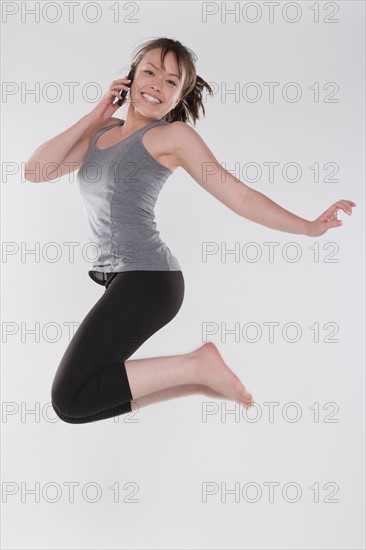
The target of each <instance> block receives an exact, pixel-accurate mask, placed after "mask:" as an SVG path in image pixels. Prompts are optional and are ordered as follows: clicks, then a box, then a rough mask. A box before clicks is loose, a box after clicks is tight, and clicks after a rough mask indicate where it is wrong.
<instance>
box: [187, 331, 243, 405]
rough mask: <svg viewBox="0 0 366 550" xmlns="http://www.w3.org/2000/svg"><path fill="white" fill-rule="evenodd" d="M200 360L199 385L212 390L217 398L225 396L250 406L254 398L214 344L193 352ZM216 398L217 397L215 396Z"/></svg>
mask: <svg viewBox="0 0 366 550" xmlns="http://www.w3.org/2000/svg"><path fill="white" fill-rule="evenodd" d="M193 354H194V355H196V356H197V357H198V358H199V367H198V368H199V369H200V372H199V374H198V375H199V383H200V384H202V385H204V386H208V388H211V390H213V392H214V393H216V395H217V396H224V397H226V398H228V399H231V400H233V401H239V402H240V403H242V404H243V405H246V406H250V405H251V404H252V403H253V397H252V396H251V395H250V393H248V392H247V391H246V390H245V387H244V386H243V384H242V383H241V381H240V379H239V378H238V377H237V376H236V374H234V373H233V371H232V370H231V369H230V368H229V367H228V366H227V364H226V363H225V361H224V360H223V358H222V357H221V355H220V352H219V351H218V349H217V347H216V345H215V344H214V343H213V342H206V343H205V344H203V345H202V346H200V347H199V348H198V349H197V350H195V351H194V352H193ZM214 397H215V395H214Z"/></svg>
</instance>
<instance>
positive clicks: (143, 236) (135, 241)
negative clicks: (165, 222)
mask: <svg viewBox="0 0 366 550" xmlns="http://www.w3.org/2000/svg"><path fill="white" fill-rule="evenodd" d="M123 124H124V121H123V120H122V121H121V122H117V123H114V124H111V125H109V126H105V127H104V128H102V129H100V130H98V131H97V132H96V133H95V134H94V136H93V138H92V140H91V143H90V146H89V149H88V151H87V153H86V155H85V157H84V161H83V164H82V166H81V167H80V169H79V171H78V174H77V184H78V189H79V191H80V194H81V198H82V202H83V206H84V210H85V213H86V218H87V222H88V229H89V239H90V242H92V243H95V245H96V246H95V248H96V255H97V258H96V259H95V261H94V263H93V268H92V271H89V275H90V276H91V278H92V279H94V280H96V282H100V283H101V284H103V283H102V281H103V280H105V276H104V275H102V274H103V273H110V272H120V271H136V270H153V271H181V267H180V265H179V263H178V260H177V259H176V258H175V256H173V254H172V253H171V251H170V249H169V248H168V246H167V245H166V243H165V242H163V241H162V240H161V238H160V233H159V231H158V230H157V226H156V223H155V214H154V207H155V203H156V200H157V198H158V195H159V193H160V191H161V189H162V187H163V185H164V183H165V181H166V180H167V179H168V177H169V176H170V175H171V174H172V173H173V172H172V171H171V170H169V168H166V167H165V166H163V165H162V164H160V163H159V162H157V160H155V159H154V157H152V155H150V153H149V152H148V151H147V149H146V148H145V146H144V145H143V143H142V140H141V138H142V135H143V134H144V133H145V132H146V130H148V129H149V128H152V127H154V126H158V125H160V124H168V123H167V122H166V121H163V120H156V121H154V122H152V123H151V124H148V125H146V126H144V127H143V128H140V129H139V130H137V131H136V132H134V133H133V134H132V135H130V136H129V137H127V138H126V139H124V140H123V141H122V142H120V143H116V144H115V145H112V146H111V147H107V148H106V149H103V150H101V149H98V148H97V147H96V141H97V139H98V137H99V136H100V135H101V134H102V133H103V132H105V131H107V130H108V129H109V128H113V127H114V126H121V125H123ZM99 273H100V275H99Z"/></svg>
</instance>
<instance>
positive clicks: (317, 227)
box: [306, 199, 356, 237]
mask: <svg viewBox="0 0 366 550" xmlns="http://www.w3.org/2000/svg"><path fill="white" fill-rule="evenodd" d="M353 206H356V203H355V202H352V201H347V200H345V199H342V200H340V201H338V202H336V203H334V204H333V205H332V206H331V207H330V208H328V209H327V210H326V211H325V212H323V214H321V215H320V216H319V218H317V219H316V220H314V221H313V222H309V226H308V230H307V232H306V234H307V236H308V237H319V236H320V235H323V234H324V233H325V232H326V231H328V229H331V228H332V227H340V226H341V225H342V221H341V220H338V218H337V216H338V210H343V211H344V212H346V214H348V215H349V216H351V214H352V207H353Z"/></svg>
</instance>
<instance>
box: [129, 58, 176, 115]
mask: <svg viewBox="0 0 366 550" xmlns="http://www.w3.org/2000/svg"><path fill="white" fill-rule="evenodd" d="M160 53H161V49H160V48H156V49H154V50H150V51H148V52H147V53H146V54H145V55H144V56H143V58H142V59H141V61H140V62H139V64H138V65H137V67H136V71H135V76H134V79H133V82H132V86H131V98H132V99H131V105H130V106H132V105H133V108H134V110H135V112H136V113H139V114H141V115H143V116H144V117H148V118H155V119H161V118H163V117H164V116H165V115H166V114H167V113H169V111H171V110H172V109H174V108H175V107H176V105H177V104H178V103H179V101H180V100H181V96H180V94H181V91H182V88H183V83H184V79H185V69H184V67H182V78H181V80H180V79H179V72H178V63H177V60H176V58H175V55H174V53H173V52H172V51H169V52H168V53H167V54H166V56H165V59H164V66H163V67H162V66H161V61H160ZM144 93H145V94H147V95H150V100H149V97H144V95H143V94H144ZM151 96H152V98H151ZM153 98H156V99H158V100H159V102H156V101H153V100H152V99H153Z"/></svg>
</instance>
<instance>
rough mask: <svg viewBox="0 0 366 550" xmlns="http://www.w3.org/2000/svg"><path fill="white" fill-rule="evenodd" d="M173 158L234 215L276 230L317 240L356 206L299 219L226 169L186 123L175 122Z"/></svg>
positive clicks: (332, 208) (348, 204) (344, 202)
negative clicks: (341, 213)
mask: <svg viewBox="0 0 366 550" xmlns="http://www.w3.org/2000/svg"><path fill="white" fill-rule="evenodd" d="M172 127H173V128H172V129H173V134H174V135H173V136H172V137H173V140H172V141H173V142H174V155H175V157H176V159H177V163H178V164H179V166H182V168H184V170H186V172H187V173H188V174H189V175H190V176H191V177H192V178H193V179H194V180H195V181H196V182H197V183H198V184H199V185H201V186H202V187H203V188H204V189H205V190H206V191H208V192H209V193H210V194H211V195H213V196H214V197H216V198H217V199H218V200H219V201H221V202H222V203H223V204H224V205H225V206H227V207H228V208H230V209H231V210H232V211H233V212H235V213H236V214H238V215H239V216H242V217H243V218H247V219H248V220H251V221H253V222H255V223H259V224H261V225H264V226H266V227H270V228H271V229H276V230H277V231H285V232H286V233H295V234H299V235H307V236H309V237H317V236H319V235H322V234H323V233H325V232H326V231H327V230H328V229H330V228H331V227H339V226H340V225H341V224H342V222H341V221H340V220H338V219H337V211H338V210H340V209H342V210H344V212H347V214H351V213H352V207H353V206H356V203H354V202H352V201H349V200H340V201H337V202H336V203H334V204H333V205H332V206H330V207H329V208H328V209H327V210H326V211H325V212H323V213H322V214H321V215H320V216H319V217H318V218H317V219H316V220H314V221H309V220H306V219H304V218H300V217H299V216H296V215H295V214H293V213H292V212H289V211H288V210H286V209H285V208H282V206H280V205H279V204H277V203H275V202H274V201H272V200H271V199H270V198H268V197H267V196H266V195H264V194H263V193H260V192H259V191H256V190H255V189H252V188H251V187H248V186H247V185H246V184H245V183H243V182H242V181H240V180H238V179H237V178H235V177H234V176H233V175H232V174H230V173H229V172H228V171H227V170H225V168H223V167H222V166H221V165H220V163H219V162H218V160H217V159H216V157H215V156H214V154H213V153H212V151H211V150H210V149H209V147H208V146H207V145H206V143H205V142H204V140H203V139H202V138H201V137H200V135H199V134H198V133H197V132H196V131H195V130H194V129H193V128H191V127H190V126H188V125H187V124H185V123H184V122H174V123H172Z"/></svg>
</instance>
